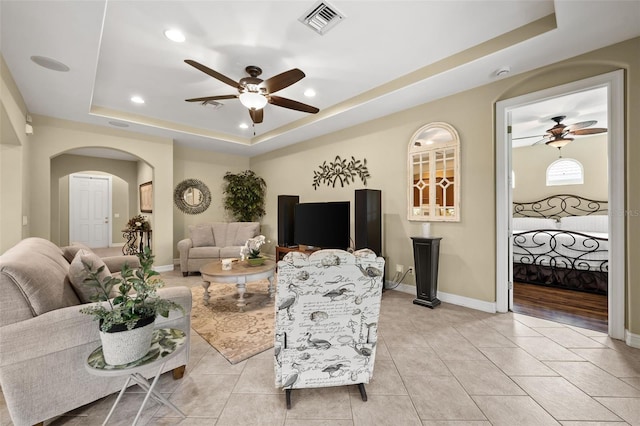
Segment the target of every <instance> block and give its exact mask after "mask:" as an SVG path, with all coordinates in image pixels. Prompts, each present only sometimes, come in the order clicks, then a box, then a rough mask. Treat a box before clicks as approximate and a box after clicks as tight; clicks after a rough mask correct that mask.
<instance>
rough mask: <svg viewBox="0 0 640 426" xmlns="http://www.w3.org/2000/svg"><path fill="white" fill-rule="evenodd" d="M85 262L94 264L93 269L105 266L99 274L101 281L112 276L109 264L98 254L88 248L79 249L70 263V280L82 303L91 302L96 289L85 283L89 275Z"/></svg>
mask: <svg viewBox="0 0 640 426" xmlns="http://www.w3.org/2000/svg"><path fill="white" fill-rule="evenodd" d="M83 262H86V263H88V264H90V265H92V268H91V269H92V270H93V271H96V270H98V269H99V268H100V267H102V266H104V269H103V270H102V272H100V274H99V275H98V277H99V279H100V282H102V280H104V279H105V278H106V277H109V276H111V271H109V268H107V265H105V264H104V262H103V261H102V259H100V257H99V256H98V255H97V254H95V253H93V252H91V251H87V250H79V251H78V253H76V257H74V258H73V261H72V262H71V265H69V281H71V285H72V286H73V289H74V290H75V292H76V294H77V295H78V298H79V299H80V301H81V302H82V303H89V302H91V297H93V296H95V294H96V290H95V288H93V287H89V286H87V285H86V284H85V283H84V280H85V279H86V278H87V277H88V276H89V273H88V272H87V270H86V269H85V267H84V264H83Z"/></svg>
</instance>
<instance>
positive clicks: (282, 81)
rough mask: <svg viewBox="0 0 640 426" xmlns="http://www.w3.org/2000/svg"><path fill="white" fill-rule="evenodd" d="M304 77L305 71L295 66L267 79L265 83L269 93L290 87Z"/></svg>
mask: <svg viewBox="0 0 640 426" xmlns="http://www.w3.org/2000/svg"><path fill="white" fill-rule="evenodd" d="M303 78H304V73H303V72H302V71H301V70H299V69H298V68H294V69H292V70H289V71H285V72H283V73H281V74H278V75H274V76H273V77H271V78H268V79H266V80H265V81H264V82H263V84H264V86H265V87H266V88H267V92H268V93H276V92H277V91H278V90H282V89H284V88H286V87H289V86H291V85H292V84H293V83H296V82H298V81H300V80H302V79H303Z"/></svg>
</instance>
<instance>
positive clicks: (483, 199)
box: [1, 38, 640, 336]
mask: <svg viewBox="0 0 640 426" xmlns="http://www.w3.org/2000/svg"><path fill="white" fill-rule="evenodd" d="M639 51H640V38H636V39H632V40H629V41H626V42H624V43H619V44H616V45H613V46H610V47H607V48H603V49H600V50H597V51H594V52H590V53H588V54H585V55H581V56H579V57H576V58H573V59H570V60H567V61H563V62H560V63H557V64H553V65H550V66H546V67H542V68H540V69H538V70H535V71H532V72H528V73H524V74H521V75H515V76H513V77H510V78H507V79H502V80H499V81H496V82H495V83H492V84H489V85H486V86H483V87H479V88H476V89H473V90H469V91H466V92H463V93H459V94H456V95H453V96H449V97H447V98H444V99H440V100H437V101H434V102H430V103H428V104H425V105H422V106H419V107H415V108H411V109H408V110H406V111H403V112H400V113H397V114H393V115H390V116H387V117H382V118H380V119H376V120H374V121H372V122H370V123H366V124H363V125H358V126H354V127H352V128H349V129H346V130H343V131H340V132H336V133H333V134H331V135H327V136H324V137H320V138H316V139H313V140H308V141H304V142H302V143H300V144H298V145H295V146H292V147H289V148H286V149H282V150H279V151H276V152H272V153H269V154H265V155H261V156H258V157H254V158H252V159H251V160H250V162H249V164H248V165H249V166H251V168H252V169H253V170H255V171H256V173H258V174H259V175H261V176H262V177H264V178H265V180H266V181H267V215H266V216H265V217H264V219H263V224H264V226H263V232H264V233H265V234H266V235H267V236H268V237H269V238H270V239H271V240H272V241H275V240H276V235H277V218H276V214H277V206H276V200H277V195H278V194H298V195H300V196H301V199H302V201H323V200H345V199H348V200H353V191H354V190H355V189H357V188H361V187H362V184H361V183H360V182H356V183H354V184H351V185H349V186H346V187H345V188H329V187H321V188H319V189H318V190H317V191H314V190H313V187H312V186H311V179H312V176H313V170H315V169H317V167H318V166H319V164H321V163H322V161H324V160H332V159H333V158H334V157H335V156H336V155H340V156H341V157H350V156H351V155H353V156H354V157H356V158H358V159H362V158H366V159H367V161H368V166H369V170H370V172H371V176H372V177H371V179H370V180H369V185H368V187H369V188H376V189H381V190H382V194H383V215H384V216H383V220H384V223H383V228H384V237H383V238H384V248H383V252H384V254H385V255H386V257H387V262H388V264H389V265H390V266H391V267H392V268H393V266H394V265H395V264H397V263H400V264H403V265H411V264H412V263H413V256H412V252H411V242H410V239H409V237H410V236H412V235H418V234H419V233H420V224H419V223H414V222H409V221H407V220H406V202H407V200H406V182H405V180H406V151H407V143H408V141H409V138H410V137H411V135H412V134H413V132H414V131H415V130H416V129H418V128H419V127H420V126H422V125H424V124H426V123H429V122H432V121H445V122H448V123H450V124H451V125H453V126H454V127H455V128H456V129H457V130H458V132H459V134H460V138H461V170H462V182H461V191H462V194H461V199H462V201H461V215H462V220H461V222H460V223H434V224H432V232H433V234H435V235H440V236H442V237H443V242H442V253H441V269H440V290H441V291H444V292H447V293H451V294H455V295H458V296H464V297H470V298H473V299H478V300H481V301H486V302H494V301H495V261H496V259H495V189H494V188H495V182H494V180H495V164H494V157H495V146H494V140H495V136H494V135H495V131H496V129H495V128H494V122H495V116H494V108H495V102H497V101H499V100H504V99H509V98H513V97H515V96H519V95H522V94H526V93H531V92H534V91H537V90H541V89H545V88H548V87H553V86H558V85H561V84H564V83H569V82H572V81H576V80H579V79H583V78H587V77H591V76H594V75H599V74H603V73H606V72H610V71H613V70H616V69H621V68H622V69H624V70H625V77H626V82H625V91H626V93H625V99H626V105H625V107H626V111H625V122H626V128H625V133H626V146H625V150H626V156H627V158H626V161H627V164H626V165H623V164H620V165H619V167H625V166H626V191H627V197H626V211H625V212H624V214H625V215H626V228H625V229H626V233H627V258H626V263H627V282H626V290H627V291H626V294H627V297H626V326H627V328H628V330H629V331H630V332H631V333H633V334H634V335H636V336H637V335H640V283H639V281H640V265H638V264H637V262H635V259H637V258H639V257H640V213H638V212H640V193H638V192H637V191H636V190H635V187H637V185H638V183H640V168H638V167H636V166H635V165H636V164H638V163H639V162H640V120H638V119H637V117H640V55H638V52H639ZM5 96H6V95H5V94H4V93H3V94H2V97H3V102H4V98H5ZM34 128H35V135H34V136H32V137H30V138H29V139H28V144H27V145H26V146H25V147H24V151H23V153H22V155H23V158H26V159H27V161H28V163H27V165H26V168H25V167H22V166H21V165H20V164H19V163H17V164H15V165H13V166H10V167H7V168H6V170H5V168H4V167H3V170H2V172H1V173H2V175H1V177H2V178H3V179H5V178H7V177H9V178H11V177H13V176H22V182H18V183H17V184H18V185H21V186H22V194H23V198H25V197H26V200H27V202H28V204H27V205H24V206H23V212H25V214H29V211H31V212H33V215H31V217H30V223H31V225H30V227H29V229H28V235H34V236H43V237H45V238H48V237H50V233H51V230H50V205H51V195H50V185H49V181H50V158H52V157H55V156H56V155H59V154H61V153H64V152H65V151H67V150H69V149H72V148H75V147H81V146H98V147H112V148H115V149H120V150H122V151H126V152H130V153H132V154H134V155H136V156H137V157H139V158H141V159H143V160H145V161H146V162H148V163H149V165H150V166H151V167H152V168H153V170H154V230H155V231H156V232H154V251H155V253H156V256H157V257H156V263H157V264H160V265H165V264H168V263H170V262H171V260H172V259H171V258H172V256H173V255H175V243H176V242H177V239H179V236H180V237H181V236H184V235H186V225H187V224H188V223H195V222H199V221H200V220H210V219H218V218H223V217H224V215H223V214H222V212H221V211H220V210H217V209H218V207H216V202H220V200H221V198H220V199H218V200H216V197H214V200H213V203H214V205H213V206H212V207H211V209H210V210H208V211H207V212H205V213H203V214H202V215H198V216H186V215H183V214H182V213H180V216H178V215H177V214H175V216H176V220H174V210H173V209H169V208H168V206H169V205H173V202H172V191H173V188H174V187H175V184H177V183H178V182H179V181H181V180H182V179H184V178H187V177H194V178H200V179H203V180H205V182H206V183H207V184H208V185H210V187H211V189H212V192H213V190H215V189H216V188H219V186H218V185H219V184H221V182H222V176H223V175H224V172H225V171H241V170H243V169H245V168H247V167H246V166H247V160H245V159H240V158H237V157H226V156H221V155H218V154H215V153H201V152H195V151H191V150H186V149H184V150H183V149H182V148H178V147H176V149H175V157H174V148H173V144H172V142H171V141H170V140H166V139H161V138H153V137H144V136H141V135H136V134H133V133H129V132H124V131H120V130H113V129H106V128H103V127H95V126H88V125H81V124H77V123H69V122H65V121H63V120H54V119H50V118H45V117H37V120H36V118H35V117H34ZM5 163H7V162H4V163H3V165H4V164H5ZM234 168H235V170H234ZM27 170H28V171H29V173H27ZM214 170H215V171H214ZM29 174H30V175H31V176H32V178H30V179H31V180H29V178H28V177H27V176H29ZM174 174H175V176H174ZM26 194H28V196H26ZM3 202H5V200H4V197H3ZM18 202H19V201H18ZM16 220H17V219H16ZM2 226H3V228H5V227H10V226H19V223H12V224H5V223H3V224H2ZM169 229H173V233H174V235H169V234H167V233H166V232H158V230H169ZM392 270H393V269H392ZM405 282H411V277H410V276H409V277H408V279H405Z"/></svg>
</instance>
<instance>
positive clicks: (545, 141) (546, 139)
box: [531, 136, 553, 146]
mask: <svg viewBox="0 0 640 426" xmlns="http://www.w3.org/2000/svg"><path fill="white" fill-rule="evenodd" d="M550 140H553V136H545V137H544V138H542V139H540V140H539V141H536V142H534V143H532V144H531V145H532V146H533V145H540V144H541V143H547V142H549V141H550Z"/></svg>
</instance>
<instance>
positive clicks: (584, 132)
mask: <svg viewBox="0 0 640 426" xmlns="http://www.w3.org/2000/svg"><path fill="white" fill-rule="evenodd" d="M606 132H607V129H604V128H602V127H592V128H590V129H582V130H574V131H571V132H569V133H571V134H572V135H578V136H580V135H595V134H597V133H606Z"/></svg>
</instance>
